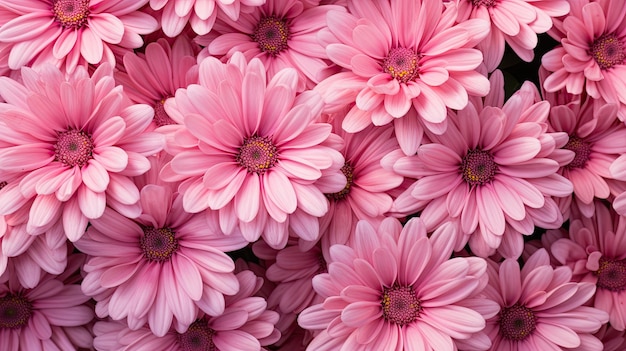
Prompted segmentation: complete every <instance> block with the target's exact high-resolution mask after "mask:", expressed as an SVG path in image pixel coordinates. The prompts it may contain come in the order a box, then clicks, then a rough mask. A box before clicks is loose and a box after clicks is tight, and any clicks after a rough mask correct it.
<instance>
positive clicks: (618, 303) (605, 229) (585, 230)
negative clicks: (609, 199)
mask: <svg viewBox="0 0 626 351" xmlns="http://www.w3.org/2000/svg"><path fill="white" fill-rule="evenodd" d="M595 207H596V211H595V214H594V215H593V217H591V218H586V217H584V216H578V217H577V218H572V221H571V223H570V226H569V236H568V237H565V238H562V239H559V240H557V241H556V242H554V243H553V244H552V246H551V247H550V250H551V252H552V255H554V257H555V258H556V259H557V260H558V261H559V262H560V263H561V264H563V265H567V266H569V267H570V268H571V269H572V271H573V273H574V278H575V279H576V280H577V281H584V282H589V283H592V284H595V285H596V287H597V290H596V294H595V296H594V298H593V300H592V301H593V305H594V306H595V307H596V308H599V309H601V310H603V311H606V312H607V313H608V314H609V317H610V323H611V325H612V326H613V328H615V329H617V330H620V331H622V330H625V329H626V217H623V216H619V215H617V214H616V213H615V212H614V211H611V210H610V209H609V208H607V206H605V205H604V204H603V203H601V202H600V201H598V200H596V201H595Z"/></svg>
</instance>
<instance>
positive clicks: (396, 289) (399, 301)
mask: <svg viewBox="0 0 626 351" xmlns="http://www.w3.org/2000/svg"><path fill="white" fill-rule="evenodd" d="M380 304H381V306H382V308H383V318H385V320H387V321H389V322H391V323H395V324H398V325H405V324H409V323H411V322H414V321H415V320H416V319H417V317H419V315H420V311H421V310H422V306H421V305H420V301H419V300H418V299H417V295H416V294H415V290H413V287H412V286H398V285H394V286H392V287H390V288H385V289H384V290H383V295H382V298H381V302H380Z"/></svg>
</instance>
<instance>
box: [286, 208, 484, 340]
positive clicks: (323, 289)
mask: <svg viewBox="0 0 626 351" xmlns="http://www.w3.org/2000/svg"><path fill="white" fill-rule="evenodd" d="M451 230H454V229H453V227H452V226H450V225H444V226H442V227H440V228H439V229H437V230H436V231H435V232H434V233H433V234H432V235H431V236H430V237H428V236H427V233H426V227H425V226H424V224H423V223H422V222H421V220H420V219H417V218H413V219H411V220H410V221H409V222H408V223H407V224H406V225H405V226H404V228H402V227H401V225H400V222H398V221H397V220H395V219H392V218H387V219H385V220H384V221H383V222H382V224H381V225H380V227H379V228H378V229H377V230H376V229H374V228H373V227H372V226H371V225H370V224H369V223H368V222H367V221H360V222H359V224H358V226H357V232H356V236H355V240H354V244H353V245H352V246H345V245H334V246H333V247H332V248H331V251H330V253H331V260H332V261H331V263H330V264H329V266H328V273H322V274H320V275H318V276H316V277H315V278H314V279H313V287H314V289H315V291H317V293H318V294H320V295H321V296H322V297H323V298H324V299H325V300H324V302H323V303H320V304H316V305H313V306H311V307H309V308H307V309H305V310H304V311H303V312H302V313H301V314H300V316H299V318H298V322H299V324H300V325H301V326H302V327H303V328H305V329H310V330H317V331H320V332H319V333H318V334H317V336H316V337H315V338H314V339H313V341H312V342H311V343H310V344H309V346H308V348H307V350H315V351H323V350H324V351H325V350H339V349H343V350H355V351H357V350H400V349H403V347H408V345H413V346H414V347H415V348H416V349H424V350H429V349H433V350H454V349H456V347H455V339H460V340H469V339H470V338H472V339H473V342H472V343H473V345H474V347H475V348H473V349H475V350H486V349H487V348H488V347H489V340H488V338H487V337H486V336H485V335H483V334H482V333H481V330H482V329H483V328H484V325H485V324H484V319H485V318H488V317H489V316H491V313H492V310H493V313H494V314H495V311H496V310H495V309H494V308H495V307H496V306H495V304H493V305H492V306H490V305H489V304H483V303H481V308H477V310H475V309H474V308H476V307H477V306H478V301H479V299H475V297H476V296H477V294H478V293H480V291H481V290H482V288H483V287H484V284H486V278H487V277H486V276H485V269H486V264H485V261H484V260H483V259H481V258H477V257H470V258H462V257H457V258H453V259H449V257H450V254H451V253H452V242H451V241H450V240H449V239H448V238H449V237H450V236H451V235H454V234H452V233H449V231H451ZM403 345H404V346H403Z"/></svg>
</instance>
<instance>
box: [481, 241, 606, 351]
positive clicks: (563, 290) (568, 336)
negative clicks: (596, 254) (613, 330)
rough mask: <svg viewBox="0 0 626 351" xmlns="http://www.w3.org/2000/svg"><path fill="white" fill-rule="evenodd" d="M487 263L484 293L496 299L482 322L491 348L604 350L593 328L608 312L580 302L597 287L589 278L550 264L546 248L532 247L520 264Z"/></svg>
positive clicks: (511, 261)
mask: <svg viewBox="0 0 626 351" xmlns="http://www.w3.org/2000/svg"><path fill="white" fill-rule="evenodd" d="M490 263H491V264H489V267H488V273H489V285H488V286H487V287H486V288H485V290H484V292H483V294H484V296H485V297H486V299H487V301H495V302H496V303H497V304H498V305H500V312H499V313H498V314H497V315H496V316H494V317H492V318H489V319H488V320H487V325H486V327H485V332H486V333H487V335H489V337H490V338H491V340H492V342H493V345H492V346H491V349H490V350H494V351H496V350H497V351H526V350H568V349H576V350H598V351H600V350H602V343H601V342H600V340H598V339H597V338H596V337H595V336H593V333H595V332H596V331H598V329H600V327H601V326H602V324H604V323H606V322H607V320H608V316H607V314H606V313H605V312H604V311H601V310H599V309H597V308H593V307H588V306H584V304H585V302H587V300H589V298H591V297H592V296H593V294H594V292H595V286H594V285H593V284H591V283H575V282H571V281H570V280H571V278H572V271H571V270H570V269H569V268H568V267H564V266H562V267H557V268H552V266H550V258H549V257H548V253H547V252H546V250H545V249H540V250H538V251H537V252H535V253H534V254H533V255H532V256H531V257H530V258H529V259H528V260H527V261H526V262H524V265H523V268H520V266H519V264H518V262H517V261H516V260H514V259H506V260H504V262H502V263H501V264H500V265H498V264H496V263H495V262H493V261H491V262H490Z"/></svg>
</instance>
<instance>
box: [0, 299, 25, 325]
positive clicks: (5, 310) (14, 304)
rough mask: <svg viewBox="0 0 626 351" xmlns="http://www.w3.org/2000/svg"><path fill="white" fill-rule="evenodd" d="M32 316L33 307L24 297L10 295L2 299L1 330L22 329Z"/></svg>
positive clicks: (0, 308)
mask: <svg viewBox="0 0 626 351" xmlns="http://www.w3.org/2000/svg"><path fill="white" fill-rule="evenodd" d="M32 315H33V305H32V304H31V303H30V301H28V300H26V298H24V297H23V296H20V295H13V294H10V293H9V294H7V295H5V296H3V297H0V330H1V329H4V328H8V329H17V328H21V327H23V326H25V325H27V324H28V320H29V319H30V317H31V316H32Z"/></svg>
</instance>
